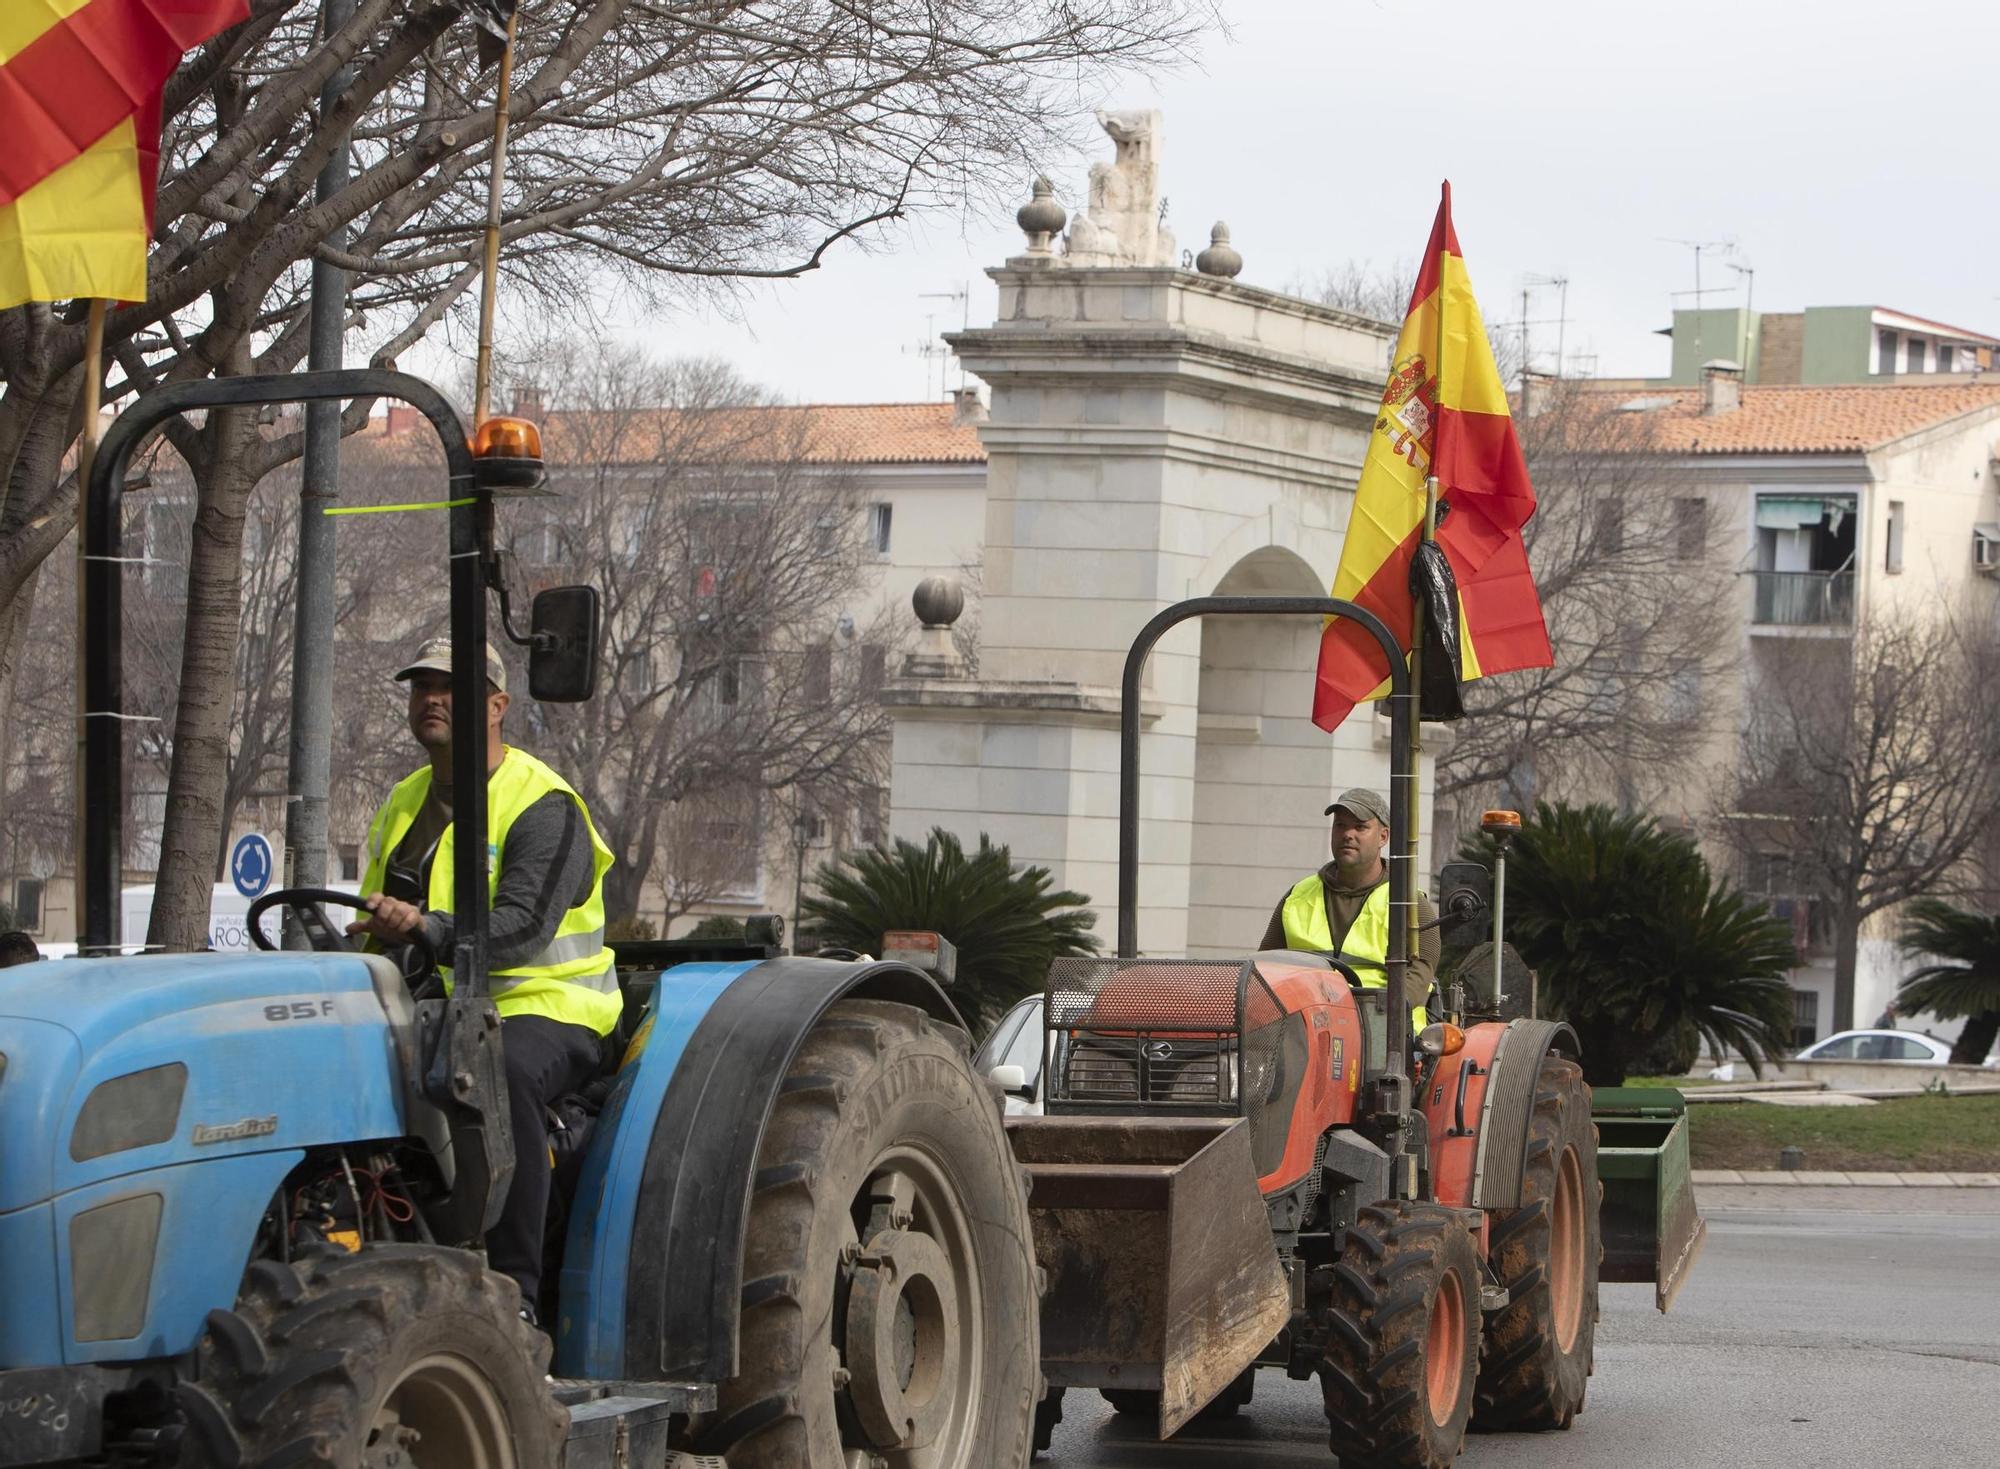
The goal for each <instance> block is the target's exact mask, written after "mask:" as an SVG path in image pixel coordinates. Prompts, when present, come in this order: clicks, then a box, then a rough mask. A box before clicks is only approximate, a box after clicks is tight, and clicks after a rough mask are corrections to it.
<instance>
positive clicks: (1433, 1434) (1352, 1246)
mask: <svg viewBox="0 0 2000 1469" xmlns="http://www.w3.org/2000/svg"><path fill="white" fill-rule="evenodd" d="M1327 1325H1328V1332H1327V1346H1326V1356H1325V1359H1324V1360H1323V1361H1322V1363H1321V1365H1320V1388H1321V1392H1322V1393H1323V1395H1324V1397H1325V1400H1326V1417H1327V1422H1328V1424H1329V1425H1331V1428H1332V1445H1333V1451H1334V1453H1336V1454H1338V1455H1339V1456H1340V1464H1341V1469H1449V1466H1450V1464H1451V1462H1452V1460H1453V1459H1455V1458H1457V1457H1458V1451H1459V1449H1460V1448H1462V1447H1463V1446H1464V1444H1465V1429H1466V1423H1467V1420H1469V1419H1470V1417H1471V1416H1472V1383H1473V1378H1474V1376H1475V1374H1476V1372H1477V1370H1478V1361H1479V1255H1478V1252H1477V1251H1476V1250H1475V1249H1474V1248H1473V1244H1472V1236H1471V1234H1470V1232H1469V1231H1468V1230H1467V1229H1466V1227H1465V1224H1464V1222H1463V1221H1462V1219H1461V1218H1460V1216H1459V1215H1457V1214H1456V1213H1454V1212H1453V1211H1452V1210H1450V1209H1446V1208H1444V1207H1443V1206H1441V1205H1438V1204H1431V1203H1416V1202H1411V1201H1407V1200H1396V1201H1391V1202H1389V1203H1383V1204H1370V1205H1367V1206H1366V1207H1364V1208H1363V1209H1362V1210H1361V1211H1360V1215H1359V1217H1358V1218H1357V1219H1356V1221H1355V1223H1354V1225H1353V1227H1352V1228H1350V1229H1349V1230H1348V1231H1347V1236H1346V1240H1345V1242H1344V1243H1343V1245H1342V1248H1341V1253H1340V1259H1339V1260H1338V1261H1337V1262H1336V1263H1335V1265H1334V1267H1333V1298H1332V1303H1331V1306H1330V1310H1329V1315H1328V1320H1327Z"/></svg>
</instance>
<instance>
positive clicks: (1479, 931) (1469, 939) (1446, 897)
mask: <svg viewBox="0 0 2000 1469" xmlns="http://www.w3.org/2000/svg"><path fill="white" fill-rule="evenodd" d="M1438 879H1439V881H1438V887H1439V889H1440V890H1441V892H1442V895H1443V896H1442V897H1441V899H1440V900H1439V902H1438V928H1439V932H1438V938H1439V941H1440V942H1442V943H1447V944H1451V945H1453V946H1454V947H1456V946H1458V945H1461V944H1475V943H1478V942H1479V940H1480V939H1482V938H1485V937H1487V936H1488V934H1487V931H1486V930H1487V927H1488V922H1487V916H1486V915H1487V914H1489V913H1491V912H1492V911H1493V874H1492V873H1490V872H1488V871H1487V870H1486V868H1485V866H1484V865H1482V864H1481V863H1478V862H1447V863H1445V865H1444V870H1443V871H1442V872H1440V873H1439V874H1438Z"/></svg>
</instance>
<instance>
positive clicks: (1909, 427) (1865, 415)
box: [1590, 379, 2000, 454]
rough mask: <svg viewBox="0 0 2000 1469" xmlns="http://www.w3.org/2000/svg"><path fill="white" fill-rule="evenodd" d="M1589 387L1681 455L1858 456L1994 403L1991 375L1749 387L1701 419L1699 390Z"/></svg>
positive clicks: (1998, 400)
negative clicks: (1637, 417) (1735, 401)
mask: <svg viewBox="0 0 2000 1469" xmlns="http://www.w3.org/2000/svg"><path fill="white" fill-rule="evenodd" d="M1590 391H1591V392H1592V395H1593V396H1595V397H1600V398H1601V399H1602V400H1603V406H1604V407H1606V408H1629V409H1630V411H1634V412H1638V411H1643V412H1645V413H1646V415H1647V416H1648V418H1649V419H1650V420H1651V422H1652V423H1653V424H1654V425H1655V426H1656V427H1657V429H1658V431H1659V436H1660V437H1659V444H1658V447H1659V448H1660V449H1661V450H1663V451H1665V452H1668V453H1683V454H1858V453H1862V452H1865V451H1867V450H1870V449H1877V448H1880V447H1881V446H1883V445H1884V444H1889V443H1893V442H1894V441H1895V440H1897V439H1900V438H1904V437H1906V436H1908V435H1910V434H1913V433H1916V432H1918V431H1919V430H1921V429H1926V428H1931V427H1934V426H1936V425H1938V424H1941V423H1946V422H1949V421H1950V420H1951V419H1954V418H1957V417H1960V416H1961V415H1964V414H1968V413H1976V412H1978V411H1980V410H1981V409H1992V408H2000V380H1996V379H1987V380H1984V381H1980V382H1969V383H1939V384H1935V385H1934V384H1929V383H1924V384H1917V385H1906V384H1903V383H1885V384H1882V385H1880V386H1877V385H1874V384H1859V385H1855V386H1843V387H1748V388H1745V389H1743V400H1742V403H1741V406H1739V407H1737V408H1734V409H1731V410H1730V411H1728V412H1726V413H1717V414H1714V415H1713V416H1710V417H1706V418H1705V417H1703V416H1702V412H1701V397H1702V390H1701V389H1699V388H1644V387H1641V388H1634V387H1618V388H1595V389H1591V390H1590ZM1642 405H1643V406H1642Z"/></svg>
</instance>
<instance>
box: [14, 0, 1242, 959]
mask: <svg viewBox="0 0 2000 1469" xmlns="http://www.w3.org/2000/svg"><path fill="white" fill-rule="evenodd" d="M251 10H252V13H251V18H250V19H249V20H248V21H246V22H245V23H244V24H242V25H239V26H236V27H233V28H232V29H230V30H229V31H227V32H225V33H223V34H222V35H221V36H219V37H217V38H216V39H215V40H213V41H211V42H210V43H208V45H206V46H205V47H203V48H202V49H201V50H200V51H199V52H198V53H196V54H194V55H193V56H191V57H190V58H189V59H188V61H187V62H186V63H185V64H184V65H183V66H182V67H181V69H180V70H179V71H178V72H177V73H176V74H175V76H174V77H173V78H172V80H171V81H170V83H169V85H168V88H167V91H166V95H165V99H164V107H163V115H164V117H165V119H166V127H165V131H164V134H163V139H162V178H161V182H160V188H159V194H158V200H157V205H156V209H155V221H156V228H155V241H156V243H155V247H154V249H153V252H152V257H151V260H150V272H149V296H148V299H147V300H146V301H145V302H143V303H139V304H137V305H134V306H131V307H128V308H124V309H121V310H118V311H116V312H114V313H112V315H111V319H110V322H109V325H108V328H107V342H108V345H109V351H110V352H111V354H112V356H113V358H114V360H115V362H116V364H117V367H118V369H119V371H118V373H117V374H116V375H114V378H113V380H112V383H111V385H110V387H109V388H108V390H107V391H108V397H109V399H110V400H111V401H114V402H115V401H116V400H117V399H118V398H119V397H121V396H123V395H125V394H128V393H130V392H132V391H134V390H136V389H141V388H146V387H150V386H153V385H155V384H158V383H161V382H167V381H181V380H187V379H191V378H200V377H206V376H209V375H211V374H219V375H234V374H241V373H245V372H251V371H268V372H283V371H289V370H291V369H293V368H295V367H296V366H297V365H298V364H299V362H300V361H301V360H302V359H303V357H304V354H305V350H306V343H307V314H306V302H307V289H308V276H309V264H310V262H311V261H312V260H313V259H315V258H320V259H326V260H329V261H332V262H334V263H336V264H339V265H341V266H343V267H345V268H346V269H347V270H348V271H349V272H350V273H351V275H350V280H351V290H350V296H349V325H350V327H351V328H352V329H354V330H358V331H362V332H365V333H366V334H367V335H368V337H369V338H370V339H371V340H372V341H373V342H374V344H375V360H376V361H377V362H378V363H388V362H391V361H393V360H394V359H395V358H396V357H397V356H399V355H400V354H401V353H403V352H404V351H406V350H407V349H408V348H409V347H411V346H412V345H414V344H415V343H416V342H418V341H419V340H421V339H422V338H423V337H425V336H426V335H427V334H428V333H429V332H430V331H432V329H434V328H436V327H438V326H439V324H440V323H451V322H453V321H457V320H459V319H460V318H461V316H462V313H463V312H464V310H465V308H466V306H467V305H468V292H469V290H470V288H471V286H472V285H473V283H474V281H475V280H476V279H477V274H478V261H479V257H480V236H479V223H480V221H481V219H482V217H483V215H484V200H485V186H484V182H483V180H484V178H485V174H486V169H487V165H488V163H489V160H490V156H491V149H492V142H493V136H494V125H495V116H494V106H493V104H492V101H491V96H492V93H491V90H490V88H491V85H492V77H491V74H490V73H487V74H482V73H481V72H480V70H479V68H478V66H477V63H476V62H475V61H474V59H473V46H472V42H471V38H470V35H469V32H468V30H467V28H465V27H462V26H458V25H456V24H455V22H456V21H457V20H458V17H459V7H458V6H457V5H455V4H452V3H448V0H417V3H407V4H405V3H398V0H358V3H357V4H356V5H355V7H354V10H353V13H352V16H351V18H350V19H349V20H348V21H347V22H346V23H345V24H344V25H343V26H340V27H338V28H337V29H335V30H334V31H332V32H331V33H329V34H326V35H321V34H319V29H318V27H319V21H320V15H321V9H320V7H319V6H318V5H316V4H313V3H310V0H255V3H254V4H253V5H252V7H251ZM1212 19H1213V16H1212V12H1211V10H1210V8H1209V6H1208V5H1207V3H1206V0H1028V3H1025V4H1024V3H1019V0H1006V3H1002V0H879V3H874V4H871V5H869V6H867V7H865V8H862V7H855V6H852V5H848V4H843V3H836V0H806V3H802V4H797V5H792V6H787V7H782V8H779V9H775V10H774V9H773V8H772V7H769V6H766V5H762V4H756V3H752V0H660V3H651V0H649V3H644V4H641V3H637V0H582V3H579V4H576V5H560V6H532V5H531V6H524V7H523V9H522V15H521V22H520V36H519V41H518V44H517V53H518V55H519V57H520V61H519V64H518V67H517V73H516V79H515V83H514V88H513V92H512V102H511V106H510V112H509V118H510V136H511V144H510V155H509V173H510V180H511V182H510V189H509V198H510V200H511V201H512V208H511V211H510V213H509V215H508V218H507V220H506V224H505V230H504V234H505V238H506V242H507V259H508V274H509V279H510V289H511V290H512V292H513V293H514V297H515V299H517V300H520V299H525V300H527V301H529V302H532V303H533V306H534V308H535V309H537V310H540V311H543V312H547V313H556V314H562V315H574V314H575V313H576V312H577V311H578V310H579V309H580V308H579V304H578V303H582V302H588V301H590V300H591V299H593V291H594V289H595V288H596V287H598V286H600V285H603V284H606V283H616V284H618V285H621V286H622V287H623V288H624V289H625V290H626V291H627V292H628V293H629V294H630V295H632V296H634V297H636V298H638V299H641V300H648V301H657V300H659V299H661V298H663V297H668V296H672V295H674V294H676V293H680V292H685V291H687V290H690V289H694V290H700V289H713V288H716V287H718V286H719V285H722V284H725V283H727V282H729V281H732V280H741V279H743V278H746V277H759V276H761V277H773V276H787V275H797V274H800V273H802V272H805V271H808V270H812V269H816V268H817V267H818V266H819V264H820V263H821V261H822V260H823V258H824V257H825V254H826V252H827V250H828V249H830V248H831V247H832V246H833V245H835V244H836V243H838V242H840V241H842V240H846V239H857V240H861V241H864V242H865V241H866V239H867V237H868V231H869V230H870V229H871V228H872V227H873V226H875V225H877V224H879V223H881V222H882V221H885V220H889V219H894V218H897V217H899V216H901V215H903V214H905V213H908V212H911V211H914V210H920V209H924V208H927V207H933V206H939V205H949V204H956V203H964V202H969V201H973V200H979V199H982V198H984V197H986V196H988V195H991V194H995V193H1004V192H1009V191H1012V190H1015V189H1017V188H1018V187H1019V184H1020V181H1021V179H1022V178H1023V177H1025V176H1026V175H1027V173H1028V172H1029V171H1030V167H1029V163H1030V159H1031V158H1032V157H1033V156H1035V155H1036V154H1038V153H1041V152H1044V151H1046V150H1048V149H1049V148H1051V147H1052V146H1054V145H1055V144H1056V143H1057V142H1059V141H1060V140H1062V139H1063V137H1064V136H1065V135H1066V134H1067V133H1068V132H1069V130H1070V129H1072V128H1073V127H1074V126H1075V123H1076V119H1078V118H1079V117H1080V116H1081V115H1083V114H1084V113H1085V112H1087V101H1088V97H1089V95H1090V94H1091V93H1093V92H1095V91H1097V90H1098V89H1100V88H1101V87H1102V86H1103V84H1104V83H1105V81H1106V80H1107V78H1108V76H1109V74H1110V72H1111V70H1112V69H1113V68H1122V67H1140V68H1143V67H1146V66H1151V65H1155V64H1160V63H1164V62H1169V61H1172V60H1175V59H1177V58H1178V57H1180V56H1181V55H1182V54H1184V48H1185V47H1186V46H1187V45H1188V44H1189V43H1191V41H1192V40H1193V38H1194V37H1195V36H1196V35H1198V34H1199V33H1200V32H1201V30H1202V29H1203V28H1204V27H1205V26H1207V25H1208V24H1210V23H1211V21H1212ZM343 69H345V72H346V77H345V80H344V81H343V83H342V89H341V93H340V102H339V104H338V105H337V106H336V107H334V108H333V109H332V110H331V111H330V113H329V114H328V115H327V116H326V117H324V118H322V117H321V116H320V115H319V111H318V98H319V95H320V92H321V90H322V88H323V87H325V86H326V85H327V84H328V83H329V82H330V81H332V80H333V79H334V78H335V77H336V76H338V75H340V74H341V73H342V72H343ZM1079 92H1081V93H1082V94H1083V95H1082V96H1079ZM1080 102H1081V103H1083V104H1084V105H1083V106H1081V107H1080V106H1079V103H1080ZM347 134H351V136H352V138H353V148H354V156H355V167H354V169H353V176H352V181H351V182H350V183H349V184H348V186H347V187H346V188H344V189H342V190H340V191H338V192H337V193H336V194H334V195H333V196H332V197H330V198H328V199H325V200H315V199H313V198H312V197H311V196H312V189H313V184H314V180H315V179H316V177H317V176H318V174H319V173H320V170H321V167H322V165H323V164H324V163H325V162H326V160H327V159H328V157H330V156H331V154H332V153H333V151H334V150H335V149H336V147H338V146H339V140H340V139H341V137H342V136H343V135H347ZM342 230H346V231H348V236H347V238H346V239H345V241H344V242H343V243H341V244H339V245H334V244H330V243H328V242H329V240H330V239H333V238H334V237H336V235H337V234H338V232H339V231H342ZM581 309H586V310H587V309H588V308H587V307H586V308H581ZM83 334H84V325H83V311H82V308H81V303H75V304H74V305H73V306H71V307H70V308H67V309H64V310H56V309H52V308H50V307H48V306H45V305H29V306H26V307H22V308H18V309H16V310H13V311H9V312H5V313H0V382H3V383H4V385H5V393H4V396H0V700H4V699H5V697H6V694H7V690H8V688H9V686H10V685H11V683H12V681H13V677H14V666H15V663H16V661H17V660H18V658H19V655H20V648H21V638H22V633H23V631H24V629H25V607H26V604H25V603H24V602H23V601H22V598H23V597H24V596H25V595H26V593H27V591H28V588H29V585H30V582H31V579H32V577H33V576H34V574H35V572H36V570H37V569H38V568H39V567H40V565H41V563H42V561H43V560H44V558H45V557H46V556H47V555H48V554H49V552H50V551H51V550H52V549H53V548H54V547H55V546H56V545H57V544H58V543H59V542H60V541H61V540H62V538H63V536H64V535H65V534H66V533H67V532H68V529H69V527H70V525H71V524H72V523H73V521H74V516H75V505H76V492H77V491H76V484H75V480H74V476H73V475H70V474H66V473H64V472H63V456H64V452H65V448H66V446H67V445H68V444H69V442H70V441H71V439H72V438H73V436H74V434H75V432H76V426H77V425H76V417H77V407H76V405H77V402H78V397H79V389H80V385H81V383H80V380H81V370H80V363H81V360H82V355H83ZM367 408H368V405H367V404H365V403H358V404H355V405H352V406H351V407H350V408H349V410H348V413H347V417H346V419H345V424H346V427H347V428H348V430H349V431H350V432H351V431H353V430H355V429H357V428H358V427H359V425H360V423H361V422H362V421H363V420H364V419H365V416H366V413H367ZM165 432H166V433H167V435H168V436H169V437H170V438H172V439H173V441H174V443H175V446H176V448H177V449H179V451H180V452H181V454H182V456H183V458H185V459H186V461H187V462H188V464H189V466H190V468H191V470H192V472H193V475H194V478H195V483H196V486H197V489H198V491H199V503H198V506H197V514H196V532H195V537H194V541H193V545H192V550H191V555H190V561H189V584H190V586H189V595H188V612H189V617H188V623H187V630H186V638H185V641H184V650H183V653H182V671H181V683H182V687H183V688H184V689H185V690H186V691H187V694H188V697H187V698H185V699H183V700H182V701H181V702H180V703H179V705H178V706H177V708H176V711H175V724H174V732H173V751H174V754H173V763H174V771H173V776H172V782H171V785H172V790H171V792H170V796H169V810H168V828H167V830H166V831H165V832H164V834H163V840H164V843H165V847H166V853H167V863H168V867H167V870H166V871H164V872H163V873H162V876H161V882H162V889H163V891H162V902H161V904H160V905H158V906H156V908H155V937H156V938H159V939H161V940H163V941H166V942H169V943H171V944H172V945H174V946H176V947H182V946H188V945H191V944H192V943H193V942H195V941H196V940H197V939H198V938H199V935H200V933H201V931H202V928H203V921H202V917H201V915H202V913H203V912H205V907H206V894H205V891H203V889H204V888H205V883H204V882H203V881H202V880H201V879H200V877H199V873H200V872H201V871H202V870H204V869H205V868H206V864H207V855H208V851H209V849H210V848H212V847H213V846H214V844H215V841H216V832H217V824H218V822H219V820H220V818H221V814H222V803H221V800H220V798H219V796H218V792H219V790H220V788H221V783H222V780H223V772H224V770H225V768H226V765H227V762H228V758H229V750H230V738H229V731H228V728H227V712H228V710H229V708H230V707H231V703H232V701H231V699H230V697H229V696H228V693H227V681H228V678H229V672H230V669H231V668H232V667H233V665H234V662H235V637H236V628H235V615H236V609H237V608H238V607H239V606H240V603H241V586H240V580H239V562H240V554H241V538H242V528H243V521H244V515H245V509H246V505H247V503H248V497H249V492H250V489H251V488H252V487H253V486H254V485H255V484H256V482H257V481H258V479H260V478H261V477H262V476H263V474H265V473H266V472H268V471H269V470H270V469H272V468H274V467H276V466H277V465H279V464H281V463H284V462H287V461H288V460H290V459H292V458H295V457H296V456H297V455H298V453H299V451H300V443H299V438H298V436H297V435H295V434H294V435H284V436H278V437H266V436H262V435H259V434H258V433H257V432H256V426H255V423H254V419H253V416H252V415H251V414H250V413H248V412H244V411H225V412H215V413H211V414H210V415H209V416H208V420H207V422H206V423H205V424H204V425H202V426H201V427H199V428H196V427H193V426H190V425H187V424H182V423H177V424H174V425H170V426H169V427H168V428H167V429H166V430H165Z"/></svg>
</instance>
